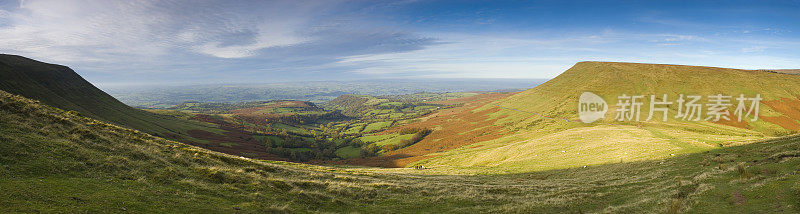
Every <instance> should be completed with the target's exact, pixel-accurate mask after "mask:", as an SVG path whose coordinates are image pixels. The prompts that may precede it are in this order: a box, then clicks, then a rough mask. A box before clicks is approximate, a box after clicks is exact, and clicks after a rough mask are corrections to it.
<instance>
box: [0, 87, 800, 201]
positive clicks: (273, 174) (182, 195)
mask: <svg viewBox="0 0 800 214" xmlns="http://www.w3.org/2000/svg"><path fill="white" fill-rule="evenodd" d="M798 157H800V138H798V137H789V138H781V139H775V140H772V141H767V142H762V143H758V144H750V145H745V146H738V147H731V148H724V149H720V150H714V151H710V152H706V153H696V154H690V155H680V156H676V157H673V158H669V159H666V160H660V161H643V162H632V163H618V164H609V165H604V166H591V167H586V168H574V169H564V170H549V171H541V172H534V173H519V174H503V175H446V174H451V173H452V174H471V173H472V172H474V171H470V170H462V169H458V168H444V167H443V168H432V169H430V170H424V171H419V170H412V169H380V168H340V167H323V166H311V165H303V164H290V163H284V162H273V161H257V160H252V159H246V158H240V157H236V156H231V155H226V154H221V153H217V152H211V151H208V150H205V149H200V148H197V147H193V146H188V145H185V144H181V143H177V142H174V141H169V140H164V139H162V138H158V137H153V136H150V135H147V134H144V133H142V132H138V131H135V130H131V129H126V128H121V127H118V126H114V125H110V124H107V123H104V122H101V121H97V120H94V119H89V118H86V117H81V116H77V115H75V114H73V113H69V112H65V111H62V110H59V109H55V108H52V107H48V106H46V105H43V104H42V103H39V102H35V101H31V100H28V99H25V98H22V97H19V96H15V95H11V94H8V93H6V92H2V91H0V188H2V190H3V191H0V204H3V206H0V212H3V213H9V212H50V213H52V212H67V213H76V212H142V213H152V212H185V213H198V212H203V213H207V212H215V213H219V212H235V211H239V212H246V213H263V212H365V213H373V212H386V211H391V212H398V213H410V212H437V213H438V212H445V211H448V212H458V213H474V212H535V213H564V212H575V213H583V212H616V213H654V212H667V213H674V212H678V211H680V212H704V213H708V212H712V213H714V212H716V213H719V212H723V213H730V212H761V213H764V212H798V211H800V210H799V208H800V203H798V201H800V186H798V185H797V184H798V183H799V182H798V181H800V176H798V175H797V173H796V172H797V170H800V168H798V166H800V158H798Z"/></svg>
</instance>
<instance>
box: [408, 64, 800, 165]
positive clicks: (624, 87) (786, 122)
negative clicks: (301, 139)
mask: <svg viewBox="0 0 800 214" xmlns="http://www.w3.org/2000/svg"><path fill="white" fill-rule="evenodd" d="M583 92H592V93H595V94H597V95H599V96H600V97H602V98H603V99H604V100H605V101H606V102H607V103H608V105H609V108H608V112H606V114H605V118H604V119H601V120H599V121H597V122H594V123H591V124H584V123H581V122H579V121H580V120H579V115H578V98H579V96H581V94H582V93H583ZM622 94H627V95H645V96H646V98H647V99H649V95H656V96H657V97H659V98H660V97H661V96H662V95H667V96H668V100H672V101H675V100H676V99H677V98H678V97H679V96H680V94H684V95H700V96H702V97H703V100H702V102H703V103H706V102H707V100H706V97H707V96H710V95H716V94H724V95H731V96H738V95H739V94H744V95H745V96H747V97H754V96H755V95H756V94H760V96H761V97H762V98H763V100H762V101H761V102H760V111H759V113H760V117H759V118H758V120H757V121H755V122H752V121H750V119H753V118H752V117H753V116H752V115H751V116H750V117H746V118H744V120H743V121H742V122H738V121H736V118H735V117H734V118H733V120H732V121H724V120H720V121H718V122H712V121H705V120H700V121H689V120H683V119H682V118H675V117H673V116H674V115H675V114H676V112H677V108H678V106H679V105H677V104H673V105H668V106H667V108H668V109H669V110H668V111H669V112H670V113H669V117H668V119H667V121H666V122H663V121H661V120H651V121H644V120H645V118H647V115H648V112H649V106H648V105H646V104H647V103H649V100H645V102H644V103H645V105H643V106H642V107H641V112H642V118H641V120H642V121H640V122H636V121H616V120H615V119H614V118H615V110H616V104H617V103H618V100H617V98H618V96H620V95H622ZM798 96H800V76H797V75H790V74H782V73H774V72H766V71H754V70H738V69H726V68H713V67H699V66H681V65H662V64H639V63H615V62H580V63H577V64H576V65H575V66H573V67H572V68H570V69H569V70H567V71H566V72H564V73H563V74H561V75H559V76H558V77H556V78H554V79H552V80H550V81H548V82H546V83H544V84H541V85H539V86H537V87H535V88H532V89H529V90H526V91H523V92H520V93H517V94H514V95H512V96H509V97H507V98H503V99H499V100H496V101H494V102H492V103H489V104H486V105H484V106H482V107H478V108H475V109H473V110H471V112H472V113H475V114H481V115H483V116H484V117H485V118H483V119H482V120H483V121H492V123H491V124H484V125H480V126H474V127H472V128H471V129H464V128H461V129H462V130H461V131H458V132H459V133H470V132H476V131H480V130H485V131H488V132H489V133H503V134H502V135H500V136H496V137H494V138H491V139H485V138H484V139H482V140H481V141H478V142H475V143H472V144H468V145H465V146H462V147H460V148H458V149H453V150H448V151H442V152H435V153H430V154H427V155H426V156H425V157H423V158H420V159H424V160H422V161H419V162H416V164H425V165H442V166H458V167H488V169H490V170H497V171H500V172H524V171H535V170H546V169H558V168H570V167H582V166H586V165H597V164H607V163H617V162H628V161H638V160H650V159H661V158H666V157H670V156H674V155H677V154H684V153H696V152H702V151H708V150H711V149H717V148H721V147H724V146H731V145H738V144H744V143H749V142H753V141H756V140H761V139H767V138H770V137H775V136H784V135H789V134H793V133H797V132H798V130H800V122H798V120H800V114H799V113H800V100H798V98H799V97H798ZM732 104H733V106H732V107H730V109H729V110H728V112H729V113H731V114H732V113H733V109H734V108H735V107H736V104H737V103H736V101H735V100H733V103H732ZM748 104H749V103H748ZM703 117H705V115H703ZM731 117H733V116H731ZM659 118H660V117H659ZM451 120H452V121H453V122H451V123H447V122H445V123H441V124H435V125H436V126H437V127H438V129H440V130H449V129H450V127H455V126H456V125H458V124H462V123H463V121H464V120H461V119H459V118H452V119H451ZM473 123H474V124H480V123H479V122H473ZM498 128H499V129H498ZM434 133H435V132H434ZM476 136H477V135H476ZM431 140H435V139H431ZM425 144H426V142H425V141H423V142H421V143H420V144H418V145H415V146H423V145H425ZM428 144H430V145H433V143H432V142H431V143H428ZM413 147H414V146H412V147H409V148H408V149H409V150H412V149H415V148H413ZM416 149H417V150H419V148H416ZM401 152H402V151H401Z"/></svg>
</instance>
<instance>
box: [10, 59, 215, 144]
mask: <svg viewBox="0 0 800 214" xmlns="http://www.w3.org/2000/svg"><path fill="white" fill-rule="evenodd" d="M0 90H5V91H7V92H9V93H12V94H19V95H23V96H25V97H28V98H31V99H36V100H39V101H41V102H43V103H45V104H47V105H51V106H54V107H58V108H61V109H65V110H74V111H77V112H80V114H82V115H85V116H88V117H92V118H95V119H98V120H102V121H106V122H111V123H115V124H118V125H122V126H126V127H130V128H134V129H137V130H141V131H144V132H147V133H151V134H158V135H160V136H166V137H170V138H173V139H183V140H191V139H192V138H191V137H189V136H188V135H187V134H186V131H187V130H192V129H198V130H207V131H211V132H220V130H217V129H216V127H214V126H211V125H207V124H202V123H198V122H192V121H189V120H181V119H177V118H174V117H170V116H165V115H158V114H153V113H150V112H145V111H142V110H139V109H135V108H132V107H129V106H127V105H125V104H123V103H122V102H119V101H118V100H117V99H114V97H111V96H110V95H108V94H106V93H105V92H103V91H101V90H100V89H98V88H96V87H95V86H93V85H92V84H91V83H89V82H87V81H86V80H84V79H83V78H82V77H81V76H80V75H78V74H77V73H75V71H73V70H72V69H70V68H68V67H66V66H61V65H54V64H47V63H43V62H39V61H35V60H32V59H28V58H25V57H21V56H15V55H5V54H0Z"/></svg>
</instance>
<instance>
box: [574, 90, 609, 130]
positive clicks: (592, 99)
mask: <svg viewBox="0 0 800 214" xmlns="http://www.w3.org/2000/svg"><path fill="white" fill-rule="evenodd" d="M606 112H608V103H606V101H605V100H603V98H602V97H600V96H597V94H594V93H592V92H583V94H581V97H580V98H579V99H578V116H580V118H581V121H582V122H584V123H592V122H594V121H597V120H599V119H602V118H603V117H605V116H606Z"/></svg>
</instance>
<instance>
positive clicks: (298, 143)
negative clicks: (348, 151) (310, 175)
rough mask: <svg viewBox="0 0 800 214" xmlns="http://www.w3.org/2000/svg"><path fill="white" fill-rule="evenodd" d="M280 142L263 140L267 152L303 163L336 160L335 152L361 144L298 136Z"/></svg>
mask: <svg viewBox="0 0 800 214" xmlns="http://www.w3.org/2000/svg"><path fill="white" fill-rule="evenodd" d="M281 139H282V142H280V143H277V142H273V141H272V140H270V139H265V140H264V142H262V143H264V146H266V147H267V152H269V153H271V154H275V155H277V156H279V157H283V158H288V159H290V160H293V161H299V162H305V161H309V160H330V159H334V158H338V156H336V150H338V149H340V148H343V147H347V146H353V147H356V148H359V147H361V146H363V142H361V140H359V139H357V138H343V139H340V140H339V141H340V143H338V144H337V143H336V142H333V141H330V140H327V139H325V138H315V139H309V138H303V137H298V136H281Z"/></svg>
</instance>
